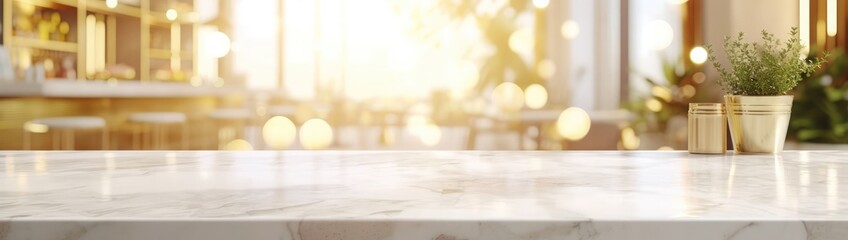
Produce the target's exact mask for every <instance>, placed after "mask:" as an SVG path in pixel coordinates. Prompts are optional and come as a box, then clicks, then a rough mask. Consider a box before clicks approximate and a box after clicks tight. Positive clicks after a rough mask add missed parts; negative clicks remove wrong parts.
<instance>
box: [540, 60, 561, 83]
mask: <svg viewBox="0 0 848 240" xmlns="http://www.w3.org/2000/svg"><path fill="white" fill-rule="evenodd" d="M554 73H556V65H555V64H554V61H551V60H550V59H544V60H542V61H539V64H537V65H536V74H538V75H539V77H541V78H543V79H550V78H551V77H553V76H554Z"/></svg>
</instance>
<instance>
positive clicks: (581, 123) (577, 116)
mask: <svg viewBox="0 0 848 240" xmlns="http://www.w3.org/2000/svg"><path fill="white" fill-rule="evenodd" d="M591 127H592V120H591V119H590V118H589V114H588V113H586V111H584V110H583V109H581V108H578V107H570V108H567V109H565V111H562V113H560V114H559V118H557V122H556V128H557V132H558V133H559V135H560V136H562V137H563V138H565V139H568V140H571V141H577V140H580V139H583V138H584V137H586V134H588V133H589V129H590V128H591Z"/></svg>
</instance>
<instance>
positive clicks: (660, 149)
mask: <svg viewBox="0 0 848 240" xmlns="http://www.w3.org/2000/svg"><path fill="white" fill-rule="evenodd" d="M657 151H674V148H673V147H669V146H662V147H659V148H657Z"/></svg>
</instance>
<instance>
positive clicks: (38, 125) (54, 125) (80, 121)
mask: <svg viewBox="0 0 848 240" xmlns="http://www.w3.org/2000/svg"><path fill="white" fill-rule="evenodd" d="M84 130H100V131H101V136H100V144H101V148H102V149H103V150H106V149H109V131H108V128H107V127H106V120H103V118H100V117H90V116H76V117H54V118H38V119H33V120H31V121H28V122H26V123H24V149H26V150H29V149H31V148H32V133H47V132H50V133H51V134H53V144H52V148H53V149H57V147H58V149H64V150H73V149H74V148H75V139H74V133H75V132H76V131H84Z"/></svg>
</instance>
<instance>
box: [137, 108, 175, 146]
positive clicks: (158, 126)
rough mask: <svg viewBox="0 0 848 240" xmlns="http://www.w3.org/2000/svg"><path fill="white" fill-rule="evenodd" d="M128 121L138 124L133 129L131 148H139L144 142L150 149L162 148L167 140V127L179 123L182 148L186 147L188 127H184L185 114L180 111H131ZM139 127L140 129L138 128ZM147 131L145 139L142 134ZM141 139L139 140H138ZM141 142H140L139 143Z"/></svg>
mask: <svg viewBox="0 0 848 240" xmlns="http://www.w3.org/2000/svg"><path fill="white" fill-rule="evenodd" d="M129 122H131V123H136V124H139V125H140V126H138V127H136V128H135V129H134V131H133V148H134V149H140V147H144V145H145V143H147V144H149V145H148V146H150V149H164V148H166V146H167V145H166V142H167V141H168V127H169V126H171V125H175V124H179V125H181V127H182V136H181V137H180V140H181V141H182V149H187V148H188V140H187V137H188V128H187V127H186V124H185V123H186V116H185V114H183V113H180V112H142V113H133V114H130V116H129ZM140 128H141V129H140ZM144 133H147V139H146V140H145V139H143V136H142V135H143V134H144ZM139 140H141V141H139ZM140 142H141V144H139V143H140Z"/></svg>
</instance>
